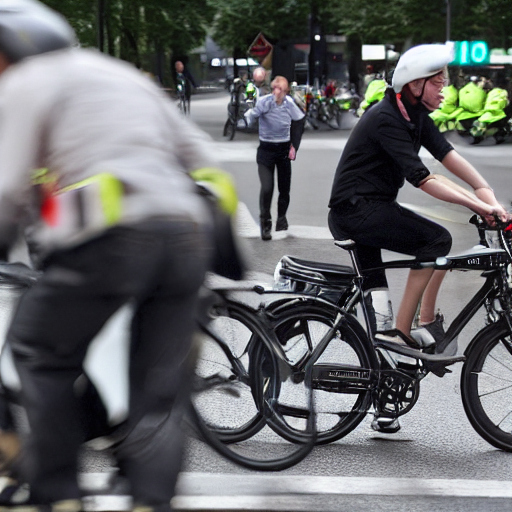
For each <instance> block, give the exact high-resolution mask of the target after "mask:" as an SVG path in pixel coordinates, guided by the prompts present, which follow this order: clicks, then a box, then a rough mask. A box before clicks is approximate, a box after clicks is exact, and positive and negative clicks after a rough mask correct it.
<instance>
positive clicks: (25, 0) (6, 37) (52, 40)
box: [0, 0, 76, 62]
mask: <svg viewBox="0 0 512 512" xmlns="http://www.w3.org/2000/svg"><path fill="white" fill-rule="evenodd" d="M75 43H76V36H75V32H74V31H73V29H72V28H71V26H70V25H69V24H68V22H67V21H66V20H65V18H64V17H63V16H62V15H60V14H59V13H57V12H55V11H53V10H52V9H50V8H49V7H47V6H46V5H44V4H42V3H41V2H38V1H37V0H2V1H1V2H0V52H2V53H3V54H4V55H5V56H6V57H7V59H8V60H9V61H10V62H18V61H20V60H22V59H24V58H26V57H30V56H32V55H39V54H40V53H46V52H51V51H54V50H60V49H62V48H67V47H70V46H72V45H73V44H75Z"/></svg>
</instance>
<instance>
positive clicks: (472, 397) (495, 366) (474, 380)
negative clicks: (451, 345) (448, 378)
mask: <svg viewBox="0 0 512 512" xmlns="http://www.w3.org/2000/svg"><path fill="white" fill-rule="evenodd" d="M466 357H467V358H466V361H465V363H464V366H463V367H462V374H461V395H462V403H463V405H464V410H465V411H466V415H467V417H468V419H469V421H470V423H471V425H472V426H473V428H474V429H475V430H476V431H477V432H478V434H480V436H482V437H483V438H484V439H485V440H486V441H487V442H488V443H490V444H491V445H492V446H494V447H496V448H499V449H500V450H505V451H509V452H510V451H512V333H511V332H510V329H509V327H508V325H507V323H506V321H505V320H503V321H501V322H499V323H497V324H492V325H489V326H487V327H486V328H484V329H482V330H481V331H480V332H479V333H478V334H477V335H476V337H475V338H474V340H473V341H472V342H471V344H470V345H469V347H468V349H467V351H466Z"/></svg>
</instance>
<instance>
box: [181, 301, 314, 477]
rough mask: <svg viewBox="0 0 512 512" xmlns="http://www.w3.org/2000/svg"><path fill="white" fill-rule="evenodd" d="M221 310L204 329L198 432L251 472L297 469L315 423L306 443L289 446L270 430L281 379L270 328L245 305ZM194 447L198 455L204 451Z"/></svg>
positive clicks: (195, 407)
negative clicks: (271, 401)
mask: <svg viewBox="0 0 512 512" xmlns="http://www.w3.org/2000/svg"><path fill="white" fill-rule="evenodd" d="M219 308H220V309H219ZM215 309H216V310H217V312H216V317H214V318H213V320H212V322H210V324H209V325H207V326H205V327H203V334H202V335H201V345H202V347H201V352H200V354H199V358H198V362H197V365H196V375H195V379H194V386H193V389H192V394H191V405H192V407H191V411H190V412H191V416H192V419H193V422H194V425H195V427H196V430H198V431H199V433H200V434H201V437H202V440H204V441H206V442H207V443H208V444H209V445H210V446H211V447H212V448H214V449H215V450H216V451H217V452H218V453H219V454H220V455H222V456H224V457H226V458H227V459H229V460H231V461H233V462H235V463H237V464H239V465H242V466H244V467H246V468H249V469H255V470H260V471H276V470H280V469H285V468H288V467H290V466H292V465H294V464H297V463H298V462H300V461H301V460H302V459H303V458H304V457H305V456H306V455H307V454H308V453H309V452H310V451H311V449H312V448H313V446H314V441H315V440H314V431H313V429H312V424H313V420H311V421H310V422H308V428H307V429H306V431H305V439H304V441H303V442H302V443H294V442H286V441H285V440H284V439H283V438H282V437H281V436H279V435H278V434H276V433H275V432H274V431H273V430H272V429H270V428H269V427H268V426H266V421H265V419H266V417H268V416H269V415H270V414H271V413H270V412H269V411H270V410H271V405H269V403H268V398H269V397H272V396H274V395H275V393H274V391H273V390H272V386H273V385H274V382H275V381H274V380H273V379H271V378H270V377H269V376H274V375H280V373H279V365H280V362H279V361H278V357H277V356H276V355H275V353H274V350H273V348H272V347H273V345H272V344H271V343H270V342H269V341H268V340H269V336H270V334H269V332H268V331H267V327H266V326H265V325H263V324H262V323H261V322H260V321H259V317H258V313H257V312H256V311H251V310H248V309H246V308H244V306H241V305H240V304H237V303H227V304H223V305H217V306H216V308H215ZM255 361H258V362H259V364H261V367H260V368H258V367H256V366H255ZM309 405H310V409H311V403H310V404H309ZM190 442H191V449H192V450H193V449H198V450H202V448H201V447H199V446H198V445H197V443H195V441H194V439H191V440H190ZM194 443H195V444H194Z"/></svg>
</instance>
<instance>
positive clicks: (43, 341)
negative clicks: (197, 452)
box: [8, 220, 211, 509]
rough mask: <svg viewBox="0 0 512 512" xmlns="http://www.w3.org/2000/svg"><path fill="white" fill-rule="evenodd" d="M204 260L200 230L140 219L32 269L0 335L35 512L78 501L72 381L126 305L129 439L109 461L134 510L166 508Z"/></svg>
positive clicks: (179, 444) (77, 410)
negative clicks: (13, 373) (17, 403)
mask: <svg viewBox="0 0 512 512" xmlns="http://www.w3.org/2000/svg"><path fill="white" fill-rule="evenodd" d="M210 254H211V251H210V242H209V236H208V235H207V234H206V233H205V232H204V229H203V228H202V227H199V226H197V225H196V224H195V223H192V222H190V221H171V220H158V221H157V220H152V221H148V222H145V223H141V224H138V225H135V226H132V227H120V226H119V227H114V228H112V229H110V230H108V231H107V232H105V233H104V234H103V235H101V236H99V237H98V238H96V239H94V240H91V241H89V242H87V243H84V244H82V245H80V246H78V247H75V248H72V249H69V250H64V251H61V252H58V253H54V254H53V255H52V256H50V257H49V258H48V259H47V260H46V261H45V262H44V274H43V276H42V278H41V279H40V281H38V282H37V283H36V285H35V286H34V287H33V288H31V289H29V290H28V291H27V292H26V293H25V295H23V297H22V298H21V301H20V303H19V307H18V309H17V312H16V313H15V316H14V319H13V322H12V325H11V328H10V330H9V333H8V342H9V343H10V344H11V345H12V349H13V354H14V357H15V363H16V366H17V369H18V372H19V375H20V379H21V383H22V401H23V405H24V407H25V408H26V411H27V415H28V420H29V425H30V435H29V439H28V442H27V457H26V461H25V464H24V466H23V473H24V474H23V476H24V477H25V478H26V480H27V481H28V483H29V484H30V485H31V491H32V494H33V498H34V499H35V500H36V501H37V502H39V503H51V502H53V501H58V500H63V499H76V498H79V497H80V491H79V488H78V485H77V470H78V452H79V448H80V445H81V443H82V442H83V441H84V438H85V434H84V428H83V424H82V422H81V413H82V407H81V406H80V403H79V402H78V399H77V396H76V392H75V383H76V381H77V379H78V378H79V376H80V375H81V374H82V371H83V370H82V364H83V361H84V358H85V355H86V352H87V348H88V346H89V343H90V342H91V340H92V339H93V338H94V337H95V335H96V334H97V333H98V332H99V331H100V329H101V328H102V327H103V325H104V324H105V323H106V321H107V320H108V319H109V318H110V317H111V316H112V315H113V314H114V313H115V312H116V311H117V310H118V309H119V308H120V307H121V306H123V305H124V304H126V303H128V302H131V303H132V304H133V309H134V314H133V319H132V323H131V331H130V335H131V339H130V343H131V344H130V368H129V382H130V387H129V392H130V399H129V418H128V428H129V434H128V436H127V438H126V439H125V441H123V442H122V443H121V446H120V448H119V451H118V453H117V457H118V462H119V466H120V468H121V469H122V471H123V473H124V474H125V475H126V476H127V478H128V480H129V482H130V485H131V492H132V495H133V498H134V500H135V502H137V503H141V504H147V505H153V506H155V507H156V508H162V509H168V508H169V500H170V499H171V497H172V496H173V494H174V486H175V484H176V479H177V476H178V472H179V470H180V467H181V460H182V448H183V433H182V432H181V429H180V423H181V416H182V414H183V410H184V404H185V403H186V400H187V397H188V390H189V382H190V378H189V377H190V373H191V364H190V363H191V362H190V357H189V354H190V352H191V340H192V336H193V332H194V329H195V310H196V302H197V292H198V289H199V287H200V286H201V284H202V282H203V278H204V274H205V271H206V268H207V266H208V264H209V259H210ZM155 425H159V427H160V428H158V429H156V428H155Z"/></svg>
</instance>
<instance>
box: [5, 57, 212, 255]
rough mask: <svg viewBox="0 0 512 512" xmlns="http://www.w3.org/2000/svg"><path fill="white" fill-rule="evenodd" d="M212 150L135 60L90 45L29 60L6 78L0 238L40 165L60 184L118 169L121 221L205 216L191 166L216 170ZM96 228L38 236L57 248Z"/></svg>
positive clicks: (26, 198) (43, 229) (44, 231)
mask: <svg viewBox="0 0 512 512" xmlns="http://www.w3.org/2000/svg"><path fill="white" fill-rule="evenodd" d="M212 154H214V152H213V150H212V147H211V141H210V140H209V137H208V136H207V135H206V134H204V133H203V132H202V131H200V130H199V129H198V128H196V127H195V126H194V125H193V124H192V123H191V122H189V121H187V120H186V119H184V118H183V116H180V114H179V112H178V110H177V109H176V107H175V106H174V105H173V104H172V102H171V101H169V99H168V98H167V97H166V95H165V93H164V92H163V91H162V90H161V89H160V88H159V87H158V86H157V85H155V84H154V83H152V82H151V80H149V79H148V78H147V77H145V76H144V75H143V74H142V73H141V72H140V71H138V70H137V69H136V68H134V67H133V66H131V65H130V64H127V63H125V62H122V61H119V60H117V59H113V58H111V57H108V56H106V55H103V54H100V53H99V52H96V51H94V50H83V49H66V50H60V51H56V52H51V53H48V54H44V55H39V56H37V57H33V58H29V59H25V60H23V61H22V62H20V63H18V64H14V65H12V66H10V67H9V68H8V69H7V70H6V71H5V72H4V73H3V74H2V76H1V77H0V243H4V242H5V240H4V239H3V238H5V237H6V233H8V232H9V230H11V231H12V226H13V225H15V224H16V223H18V222H20V218H21V217H22V216H23V212H24V210H26V209H27V206H29V204H30V202H31V199H32V197H33V193H32V191H33V187H32V186H31V185H32V184H31V173H32V170H33V169H37V168H47V169H49V170H50V171H51V172H52V173H54V174H55V175H56V176H57V179H58V187H59V188H64V187H67V186H69V185H73V184H76V183H78V182H81V181H82V180H85V179H87V178H89V177H91V176H94V175H97V174H98V173H108V174H110V175H113V176H114V177H115V178H117V179H118V180H119V181H120V182H121V184H122V186H123V190H124V195H123V198H122V209H121V218H120V220H119V223H121V224H129V223H133V222H138V221H140V220H144V219H146V218H149V217H152V216H161V215H164V216H178V217H181V218H187V219H192V220H194V221H197V222H204V221H206V219H207V213H206V211H205V207H204V205H203V202H202V200H201V198H199V197H198V195H197V194H196V192H195V185H194V183H193V182H192V180H191V178H190V177H189V176H188V174H187V172H188V171H191V170H194V169H198V168H201V167H207V166H210V167H211V166H216V162H215V161H214V160H212V158H211V155H212ZM72 207H73V206H72V205H69V208H72ZM75 213H76V212H73V211H67V212H66V211H64V212H61V214H62V217H63V218H64V219H70V218H72V217H73V216H74V215H75ZM99 229H101V226H96V225H92V224H88V223H87V219H86V221H85V223H83V224H82V225H80V226H77V225H70V224H69V222H68V223H67V225H66V226H64V227H63V228H62V229H57V228H55V227H53V228H52V227H51V226H44V225H40V226H37V229H35V230H34V233H33V235H34V236H35V237H36V239H38V238H39V240H38V241H39V243H40V246H41V247H42V248H44V247H46V248H47V249H49V250H50V249H52V248H55V247H59V246H66V245H70V244H73V243H76V242H77V241H81V240H84V239H86V238H87V237H91V236H94V235H95V234H97V232H98V230H99Z"/></svg>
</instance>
